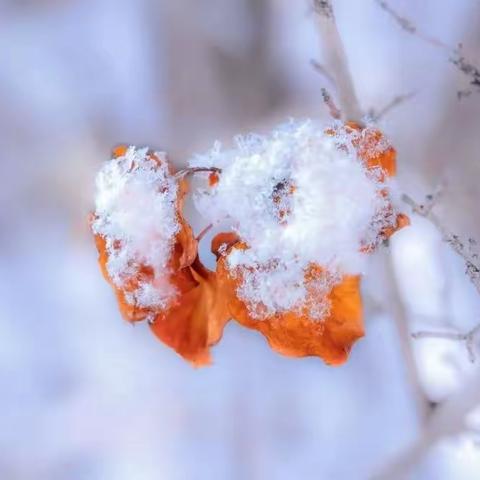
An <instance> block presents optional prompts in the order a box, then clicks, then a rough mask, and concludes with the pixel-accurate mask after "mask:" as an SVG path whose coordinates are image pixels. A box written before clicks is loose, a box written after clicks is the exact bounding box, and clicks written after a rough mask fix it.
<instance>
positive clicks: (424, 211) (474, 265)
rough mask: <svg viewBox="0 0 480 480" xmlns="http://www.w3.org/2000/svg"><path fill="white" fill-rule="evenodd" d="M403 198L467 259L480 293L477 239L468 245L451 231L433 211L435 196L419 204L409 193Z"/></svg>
mask: <svg viewBox="0 0 480 480" xmlns="http://www.w3.org/2000/svg"><path fill="white" fill-rule="evenodd" d="M402 200H403V201H404V202H405V203H407V204H408V205H410V207H411V208H412V210H413V211H414V212H415V213H416V214H418V215H420V216H422V217H424V218H426V219H428V220H430V222H432V223H433V225H435V227H436V228H437V230H438V231H439V232H440V235H441V236H442V240H443V241H444V242H446V243H448V244H449V245H450V247H452V249H453V250H454V251H455V252H456V253H457V254H458V255H460V256H461V257H462V258H463V260H464V261H465V267H466V268H465V273H466V274H467V275H468V277H469V278H470V280H471V282H472V283H473V285H474V286H475V288H476V289H477V291H478V292H479V293H480V262H479V258H478V253H476V252H473V249H474V247H475V245H476V242H475V240H473V239H469V241H468V247H466V246H465V244H464V243H463V242H462V241H461V240H460V237H459V236H458V235H455V234H454V233H451V232H450V231H449V230H448V229H447V228H446V227H445V226H444V225H443V223H442V222H441V220H440V219H439V218H438V217H437V216H436V215H435V213H433V211H432V209H433V206H434V198H433V196H428V197H427V202H426V203H425V204H419V203H417V202H416V201H415V200H413V199H412V198H411V197H409V196H408V195H405V194H404V195H402Z"/></svg>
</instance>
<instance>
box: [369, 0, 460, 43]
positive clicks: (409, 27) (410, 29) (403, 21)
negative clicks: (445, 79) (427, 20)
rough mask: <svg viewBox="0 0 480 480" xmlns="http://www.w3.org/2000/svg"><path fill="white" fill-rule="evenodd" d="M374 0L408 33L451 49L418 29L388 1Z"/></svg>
mask: <svg viewBox="0 0 480 480" xmlns="http://www.w3.org/2000/svg"><path fill="white" fill-rule="evenodd" d="M375 1H376V3H377V4H378V5H379V6H380V8H381V9H382V10H384V11H385V12H387V13H388V14H389V15H390V16H391V17H392V18H393V19H394V20H395V22H396V23H397V24H398V25H399V26H400V28H401V29H402V30H404V31H405V32H407V33H410V34H411V35H415V36H416V37H418V38H421V39H422V40H423V41H425V42H427V43H430V44H431V45H433V46H435V47H439V48H443V49H446V50H449V51H450V50H451V48H450V47H449V46H448V45H447V44H445V43H443V42H442V41H440V40H438V39H436V38H434V37H431V36H430V35H427V34H425V33H423V32H421V31H420V30H418V28H417V27H416V26H415V24H414V23H413V22H412V21H411V20H410V19H408V18H407V17H404V16H403V15H400V14H399V13H398V12H397V11H396V10H394V9H393V8H392V7H391V6H390V5H389V4H388V2H386V1H384V0H375Z"/></svg>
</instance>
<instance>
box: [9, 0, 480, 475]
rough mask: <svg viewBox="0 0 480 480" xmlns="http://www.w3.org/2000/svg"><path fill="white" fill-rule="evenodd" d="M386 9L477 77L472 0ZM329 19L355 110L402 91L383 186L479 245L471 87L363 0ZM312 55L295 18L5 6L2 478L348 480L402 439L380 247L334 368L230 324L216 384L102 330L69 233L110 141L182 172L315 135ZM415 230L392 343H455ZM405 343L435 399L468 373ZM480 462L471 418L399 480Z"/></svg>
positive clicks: (460, 278)
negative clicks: (295, 131)
mask: <svg viewBox="0 0 480 480" xmlns="http://www.w3.org/2000/svg"><path fill="white" fill-rule="evenodd" d="M391 5H392V6H395V7H396V8H398V10H399V11H402V12H404V13H405V14H408V16H409V17H410V18H412V19H414V20H415V23H416V25H417V26H418V27H419V28H420V29H422V30H423V31H425V32H428V33H429V34H430V35H432V36H435V37H437V38H439V39H441V40H442V41H443V42H445V43H448V44H450V45H452V46H455V45H457V44H458V43H462V44H463V46H464V50H465V52H466V53H468V55H469V57H470V58H472V59H474V60H475V61H476V63H477V64H478V63H480V28H479V27H480V3H479V2H478V1H475V0H445V1H442V2H438V1H436V0H421V1H417V2H412V1H408V0H392V2H391ZM335 6H336V10H337V19H338V24H339V28H340V30H341V33H342V37H343V40H344V42H345V47H346V50H347V54H348V57H349V61H350V65H351V70H352V73H353V76H354V79H355V82H356V87H357V90H358V94H359V98H360V100H361V103H362V106H363V108H365V109H366V110H367V109H369V108H375V109H380V108H382V107H383V106H384V105H385V104H387V103H388V102H390V100H391V99H392V98H393V97H394V96H396V95H399V94H406V93H409V92H416V95H415V97H414V98H413V99H411V100H409V101H408V102H405V103H404V104H402V105H400V106H398V107H397V108H396V109H395V110H392V111H391V112H390V113H389V114H388V116H386V117H385V118H384V119H382V122H381V128H382V129H383V130H384V131H385V132H386V133H387V134H388V135H389V137H390V138H391V140H392V142H393V143H394V145H395V146H396V147H397V150H398V153H399V176H398V179H399V184H400V186H401V189H402V190H403V191H406V192H408V193H409V194H411V195H413V196H414V197H415V198H417V199H419V200H422V198H423V197H424V195H426V194H427V193H431V192H432V191H433V190H434V188H435V186H436V185H437V184H438V183H439V182H441V181H445V182H446V185H447V186H446V188H445V192H444V195H443V196H442V198H441V199H440V200H439V203H438V205H437V206H436V211H437V213H438V215H439V216H441V218H442V219H443V220H444V223H445V224H446V225H448V226H449V228H450V229H451V230H452V231H454V232H455V233H457V234H459V235H460V236H462V237H465V238H467V236H472V237H474V238H476V239H478V240H480V222H479V221H478V204H479V202H480V189H479V188H478V179H479V174H480V157H479V154H478V146H480V143H479V136H478V134H479V131H480V120H479V118H480V95H478V94H477V95H473V94H472V95H471V96H469V97H467V98H465V99H462V100H460V101H459V100H458V98H457V91H458V90H460V89H463V88H465V87H466V86H467V85H466V83H467V82H466V78H465V77H464V76H462V75H461V74H459V73H458V71H457V70H455V68H454V67H453V66H452V65H451V63H449V62H448V58H447V56H446V55H445V52H443V51H441V50H439V49H436V48H434V47H432V46H431V45H428V44H426V43H424V42H422V41H421V40H419V39H418V38H416V37H414V36H412V35H408V34H407V33H406V32H404V31H402V30H401V29H400V28H399V27H398V25H396V24H395V23H394V21H393V20H392V18H391V17H389V16H388V15H387V14H386V13H385V12H384V11H382V10H381V9H380V8H379V7H378V5H377V4H376V3H375V2H374V1H373V0H358V1H355V2H353V1H348V0H337V1H335ZM312 58H314V59H317V60H319V61H321V59H322V50H321V46H320V44H319V41H318V38H317V36H316V32H315V30H314V25H313V21H312V16H311V13H310V12H309V9H308V5H307V2H304V1H300V0H298V1H296V2H292V1H291V0H228V1H225V0H204V1H202V2H199V1H198V0H95V1H94V0H0V146H1V148H0V178H2V186H1V188H0V201H1V205H2V207H1V208H0V478H1V479H2V480H3V479H5V480H17V479H18V480H30V479H31V480H34V479H35V480H44V479H45V480H57V479H58V480H60V479H61V480H63V479H68V480H87V479H88V480H157V479H162V480H163V479H165V480H177V479H178V480H183V479H185V480H197V479H198V480H203V479H208V480H214V479H222V480H223V479H234V480H236V479H239V480H240V479H242V480H243V479H272V480H282V479H297V478H301V479H304V480H310V479H327V480H330V479H333V480H335V479H339V480H343V479H360V480H362V479H368V478H370V476H371V475H372V473H373V472H375V471H377V470H378V469H379V468H381V467H382V466H384V465H385V464H387V463H388V461H389V459H391V458H394V457H395V455H396V454H398V452H400V451H401V450H402V448H404V447H405V446H406V445H408V444H409V443H410V442H412V440H413V439H414V438H415V436H416V435H417V433H418V431H419V428H420V425H419V421H418V417H417V413H416V410H415V402H414V395H413V393H414V392H413V388H412V384H411V381H410V378H409V375H408V372H407V369H406V365H405V361H404V357H403V356H402V349H401V345H400V340H399V335H398V332H397V330H396V327H395V324H394V322H393V320H392V318H391V315H390V311H389V305H388V304H387V303H388V302H386V301H385V298H386V295H385V292H384V285H385V282H384V281H383V275H384V266H383V263H384V256H383V253H382V252H380V253H379V254H377V255H376V256H374V257H373V258H372V261H371V265H370V268H369V271H368V274H367V276H366V279H365V282H364V297H365V314H366V329H367V336H366V337H365V339H363V340H361V341H360V342H358V343H357V344H356V345H355V347H354V349H353V352H352V355H351V359H350V361H349V362H348V363H347V364H346V365H345V366H342V367H339V368H331V367H326V366H325V365H323V364H322V362H321V361H319V360H318V359H303V360H291V359H286V358H283V357H280V356H278V355H277V354H275V353H273V352H272V351H271V350H270V349H269V348H268V347H267V346H266V343H265V341H264V340H263V338H262V337H261V336H260V335H258V334H256V333H254V332H251V331H247V330H245V329H241V328H240V327H238V326H237V325H236V324H234V323H230V324H229V325H228V326H227V329H226V331H225V335H224V339H223V341H222V342H221V343H220V344H219V345H218V347H216V348H215V349H214V351H213V353H214V359H215V364H214V366H213V367H211V368H208V369H203V370H194V369H192V368H191V367H190V366H189V365H187V364H186V363H185V362H184V361H183V360H181V359H180V358H179V357H177V356H176V355H175V354H174V352H172V351H171V350H169V349H167V348H166V347H164V346H163V345H162V344H160V343H159V342H158V341H156V340H155V338H154V337H153V336H152V335H151V334H150V333H149V332H148V329H147V328H146V326H144V325H137V326H135V327H132V326H131V325H128V324H127V323H126V322H123V321H122V320H121V318H120V315H119V313H118V310H117V308H116V305H115V301H114V296H113V294H112V292H111V291H110V288H109V287H108V285H107V284H106V283H105V282H104V281H103V279H102V278H101V275H100V272H99V269H98V266H97V262H96V250H95V247H94V245H93V241H92V238H91V236H90V234H89V232H88V228H87V221H86V216H87V213H88V211H89V210H90V209H91V208H92V205H93V178H94V175H95V173H96V171H97V169H98V168H99V165H100V164H101V162H102V161H103V160H105V159H107V158H108V156H109V152H110V149H111V147H112V146H113V145H115V144H118V143H133V144H136V145H151V146H153V147H156V148H162V149H166V150H167V151H168V152H170V153H171V155H172V157H173V159H174V161H175V162H176V164H177V165H185V164H186V162H187V160H188V158H189V157H190V155H192V154H193V153H195V152H198V151H200V152H202V151H204V150H206V149H207V148H209V147H210V146H211V145H212V143H213V141H214V140H216V139H220V140H227V141H228V139H229V138H231V136H232V135H234V134H237V133H246V132H248V131H252V130H253V131H259V132H266V131H268V130H269V129H270V128H271V127H272V126H274V125H276V124H277V123H279V122H281V121H284V120H285V119H287V118H288V117H290V116H296V117H317V118H325V119H326V118H327V116H326V111H325V108H324V106H323V104H322V100H321V94H320V87H321V86H323V85H327V86H328V87H329V88H332V87H331V86H329V85H328V83H326V82H325V79H324V78H323V77H322V76H321V75H319V74H318V73H317V72H315V71H314V69H313V68H312V67H311V66H310V64H309V63H310V60H311V59H312ZM407 210H408V209H407ZM193 215H194V214H193ZM412 220H413V222H412V226H411V227H410V228H408V229H405V230H403V231H401V232H399V233H398V234H397V235H396V236H395V238H394V240H393V241H392V249H393V258H394V266H395V273H396V276H397V279H398V283H399V287H400V291H401V295H402V299H403V301H404V304H405V307H406V311H407V314H408V320H409V329H410V330H411V331H416V330H419V329H430V330H431V329H437V330H438V329H446V328H450V329H453V331H460V332H465V331H467V330H468V329H469V328H471V327H473V326H474V325H476V324H477V323H478V322H479V320H480V299H479V298H478V294H477V293H476V291H475V290H474V288H473V287H472V285H471V284H470V283H469V281H468V279H467V278H466V277H465V275H464V271H463V270H464V267H463V263H462V261H461V259H459V258H457V257H456V255H455V254H454V253H453V252H452V251H451V250H450V249H449V248H448V246H446V245H444V244H443V243H442V242H441V240H440V238H439V235H438V233H437V232H436V230H435V229H434V227H432V225H431V224H429V223H428V222H427V221H425V220H423V219H420V218H416V217H414V216H413V215H412ZM192 222H193V223H194V224H195V226H196V228H197V230H200V229H201V228H202V227H203V226H204V225H201V222H200V219H199V218H197V217H195V216H193V218H192ZM411 343H412V346H413V350H414V353H415V356H416V361H417V367H418V371H419V375H420V380H421V387H422V389H423V392H424V394H425V395H426V396H427V397H428V399H429V400H430V401H431V402H433V403H435V402H441V401H442V400H443V399H444V398H446V397H447V396H448V395H449V394H450V393H451V392H452V391H454V390H455V389H456V388H457V387H458V385H459V384H460V383H461V382H463V381H464V379H465V378H467V375H468V374H469V373H470V372H471V371H472V369H475V368H480V358H479V360H477V362H476V363H474V364H472V363H471V362H470V361H469V358H468V354H467V351H466V349H465V348H464V346H463V345H462V344H461V343H459V342H453V341H449V340H440V339H421V340H412V341H411ZM479 357H480V356H479ZM477 417H478V419H477V420H480V416H477ZM476 423H477V424H478V425H479V426H480V422H479V421H477V422H476ZM479 445H480V434H479V433H476V431H475V418H473V420H472V430H471V431H468V432H466V433H465V434H463V435H460V436H455V437H452V438H450V439H448V440H445V441H443V442H440V443H438V444H437V445H436V446H435V447H434V448H432V449H431V450H430V452H429V454H428V456H426V457H425V458H424V459H423V461H422V462H421V464H419V465H418V466H417V467H416V469H415V471H414V473H413V477H412V478H415V479H435V480H437V479H438V480H447V479H462V480H463V479H466V480H469V479H472V480H473V479H478V478H480V446H479Z"/></svg>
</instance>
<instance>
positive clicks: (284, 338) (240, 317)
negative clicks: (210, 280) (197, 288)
mask: <svg viewBox="0 0 480 480" xmlns="http://www.w3.org/2000/svg"><path fill="white" fill-rule="evenodd" d="M233 248H245V245H243V244H237V245H235V246H234V247H233ZM226 258H227V257H226V256H223V257H221V258H220V260H219V261H218V262H217V277H218V283H219V289H220V290H221V292H222V294H223V295H224V296H225V299H226V301H227V302H228V308H229V310H230V313H231V315H232V317H233V318H234V319H235V320H237V321H238V322H239V323H240V324H242V325H243V326H245V327H247V328H251V329H253V330H258V331H259V332H261V333H262V334H263V335H264V336H265V338H266V339H267V341H268V343H269V345H270V347H271V348H272V349H273V350H275V351H276V352H278V353H280V354H282V355H286V356H289V357H305V356H317V357H320V358H322V359H323V360H324V361H325V362H326V363H328V364H331V365H339V364H341V363H343V362H345V361H346V360H347V358H348V354H349V352H350V349H351V347H352V345H353V343H354V342H355V341H356V340H358V339H359V338H360V337H362V336H363V335H364V329H363V314H362V302H361V297H360V290H359V286H360V277H359V276H345V277H344V278H343V279H342V281H341V282H340V283H339V284H337V285H336V286H334V287H333V288H332V290H331V291H330V293H329V294H328V296H327V301H329V302H330V311H329V313H328V314H327V315H326V316H325V318H323V319H320V320H316V319H311V318H310V317H309V316H308V314H307V313H306V312H304V313H302V312H300V313H299V312H292V311H291V312H285V313H281V314H280V313H279V314H276V315H272V316H270V317H267V318H265V319H259V320H257V319H254V318H252V317H251V315H250V314H249V311H248V306H247V305H246V304H245V302H244V301H243V300H241V299H240V298H238V295H237V290H238V287H239V285H240V283H241V281H242V278H241V275H238V274H237V275H235V277H233V276H232V275H231V274H230V272H229V270H228V267H227V265H226ZM321 273H322V269H321V268H319V267H313V268H312V269H311V272H310V273H309V275H310V278H308V277H307V276H306V279H305V281H306V284H307V289H308V286H309V285H310V286H311V285H313V284H314V282H313V281H314V280H315V278H316V277H317V276H318V275H321ZM310 281H312V282H311V283H310ZM315 293H318V292H316V291H315V289H314V288H310V292H309V294H308V297H309V298H308V299H307V302H310V303H312V302H315V301H317V298H316V295H315ZM318 300H319V301H320V300H321V301H325V299H324V298H322V299H318Z"/></svg>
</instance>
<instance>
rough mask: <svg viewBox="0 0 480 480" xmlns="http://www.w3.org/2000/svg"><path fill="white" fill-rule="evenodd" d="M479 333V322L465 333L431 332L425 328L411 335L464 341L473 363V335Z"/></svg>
mask: <svg viewBox="0 0 480 480" xmlns="http://www.w3.org/2000/svg"><path fill="white" fill-rule="evenodd" d="M478 334H480V324H478V325H476V326H475V327H473V328H472V329H471V330H469V331H468V332H466V333H459V332H433V331H432V332H431V331H426V330H420V331H418V332H414V333H412V337H413V338H415V339H418V338H444V339H446V340H455V341H459V342H465V348H466V349H467V352H468V358H469V360H470V361H471V362H472V363H474V362H475V359H476V354H475V337H477V335H478Z"/></svg>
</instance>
